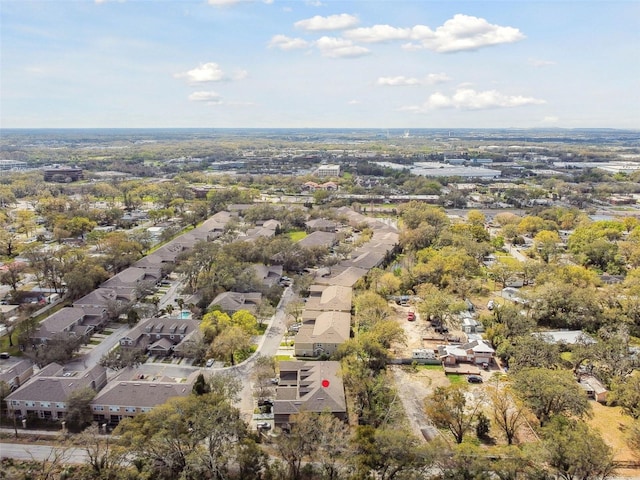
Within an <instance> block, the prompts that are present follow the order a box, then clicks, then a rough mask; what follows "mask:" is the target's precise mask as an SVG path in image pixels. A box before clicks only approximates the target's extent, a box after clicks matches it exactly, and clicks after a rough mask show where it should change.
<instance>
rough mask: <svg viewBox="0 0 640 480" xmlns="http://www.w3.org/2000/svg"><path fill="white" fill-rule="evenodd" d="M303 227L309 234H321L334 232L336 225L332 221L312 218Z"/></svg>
mask: <svg viewBox="0 0 640 480" xmlns="http://www.w3.org/2000/svg"><path fill="white" fill-rule="evenodd" d="M305 227H306V228H307V230H308V231H310V232H315V231H317V230H319V231H322V232H335V231H336V230H337V228H338V224H337V223H336V222H334V221H333V220H327V219H326V218H314V219H313V220H309V221H307V222H305Z"/></svg>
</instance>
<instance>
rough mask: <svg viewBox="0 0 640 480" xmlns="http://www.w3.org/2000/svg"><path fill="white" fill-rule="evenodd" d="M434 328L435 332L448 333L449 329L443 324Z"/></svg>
mask: <svg viewBox="0 0 640 480" xmlns="http://www.w3.org/2000/svg"><path fill="white" fill-rule="evenodd" d="M434 330H435V331H436V333H449V329H448V328H447V327H445V326H444V325H438V326H437V327H435V328H434Z"/></svg>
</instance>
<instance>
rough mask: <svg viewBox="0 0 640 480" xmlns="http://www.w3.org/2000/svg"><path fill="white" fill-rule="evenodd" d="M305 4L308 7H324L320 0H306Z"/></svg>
mask: <svg viewBox="0 0 640 480" xmlns="http://www.w3.org/2000/svg"><path fill="white" fill-rule="evenodd" d="M307 5H309V6H310V7H324V5H325V4H324V3H322V2H321V1H320V0H307Z"/></svg>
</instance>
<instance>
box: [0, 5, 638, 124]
mask: <svg viewBox="0 0 640 480" xmlns="http://www.w3.org/2000/svg"><path fill="white" fill-rule="evenodd" d="M172 127H176V128H278V127H280V128H381V129H385V128H403V129H411V128H548V127H559V128H625V129H640V1H637V0H627V1H607V0H601V1H598V0H588V1H586V0H584V1H572V0H553V1H547V2H537V1H536V2H534V1H526V0H512V1H508V0H500V1H498V0H496V1H482V0H473V1H468V2H459V1H456V0H441V1H432V0H420V1H419V0H413V1H410V0H359V1H338V0H335V1H334V0H295V1H285V0H193V1H191V0H173V1H171V0H67V1H60V0H44V1H30V0H0V128H172Z"/></svg>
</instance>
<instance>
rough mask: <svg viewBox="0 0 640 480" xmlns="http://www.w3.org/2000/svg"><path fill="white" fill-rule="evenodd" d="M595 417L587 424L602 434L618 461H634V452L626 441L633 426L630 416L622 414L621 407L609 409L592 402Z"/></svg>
mask: <svg viewBox="0 0 640 480" xmlns="http://www.w3.org/2000/svg"><path fill="white" fill-rule="evenodd" d="M590 403H591V406H592V407H593V417H592V418H590V419H589V420H587V423H588V424H589V425H591V426H592V427H593V428H595V429H596V430H598V431H599V432H600V435H602V438H603V439H604V441H605V442H607V444H608V445H609V446H610V447H611V448H612V449H613V455H614V458H615V459H616V460H619V461H623V460H634V456H633V452H632V451H631V449H630V448H629V446H628V445H627V443H626V441H625V436H626V432H627V431H628V430H629V428H630V427H631V425H632V424H633V420H632V419H631V417H629V416H628V415H623V414H622V408H621V407H607V406H605V405H601V404H600V403H598V402H590Z"/></svg>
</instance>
